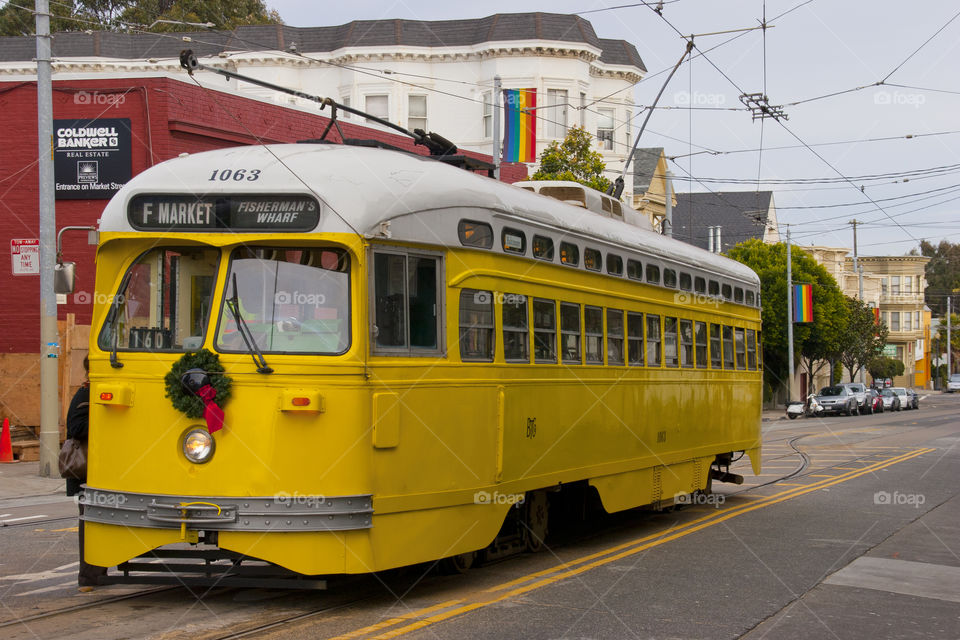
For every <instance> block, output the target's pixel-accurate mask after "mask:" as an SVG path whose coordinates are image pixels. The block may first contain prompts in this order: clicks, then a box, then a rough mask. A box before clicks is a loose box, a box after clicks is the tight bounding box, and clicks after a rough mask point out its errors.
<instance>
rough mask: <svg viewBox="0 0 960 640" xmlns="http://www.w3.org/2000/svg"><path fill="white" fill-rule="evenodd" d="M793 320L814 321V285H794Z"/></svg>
mask: <svg viewBox="0 0 960 640" xmlns="http://www.w3.org/2000/svg"><path fill="white" fill-rule="evenodd" d="M793 321H794V322H813V285H812V284H795V285H793Z"/></svg>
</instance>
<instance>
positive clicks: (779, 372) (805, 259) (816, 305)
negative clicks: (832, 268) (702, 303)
mask: <svg viewBox="0 0 960 640" xmlns="http://www.w3.org/2000/svg"><path fill="white" fill-rule="evenodd" d="M728 257H730V258H732V259H734V260H736V261H738V262H741V263H743V264H745V265H747V266H748V267H750V268H751V269H753V270H754V271H755V272H756V273H757V275H758V276H759V277H760V299H761V304H762V311H761V313H762V320H763V361H764V381H765V383H766V384H767V385H768V386H769V387H770V388H772V389H776V388H778V387H781V386H783V385H784V384H785V382H786V380H788V374H789V367H788V366H787V327H786V325H787V278H786V275H787V273H786V272H787V247H786V245H784V244H764V243H763V241H761V240H759V239H756V238H753V239H750V240H747V241H746V242H741V243H740V244H738V245H737V246H735V247H733V248H732V249H731V250H730V251H729V253H728ZM791 258H792V264H791V270H792V277H793V282H794V283H801V282H803V283H810V284H813V318H814V321H813V322H812V323H802V324H795V325H794V330H793V344H794V353H796V354H797V355H798V356H799V359H800V362H801V364H802V365H803V367H804V369H806V370H807V373H808V374H809V375H810V376H811V378H812V377H813V375H815V374H816V373H818V372H819V371H820V370H821V369H822V368H823V367H824V366H825V364H826V361H828V360H831V359H836V358H838V357H839V354H840V353H841V352H842V351H843V348H842V343H843V335H844V332H845V330H846V327H847V316H848V314H849V311H848V309H847V305H846V302H845V301H844V296H843V294H842V293H841V292H840V288H839V287H838V286H837V283H836V281H835V280H834V279H833V277H832V276H831V275H830V274H829V273H827V270H826V269H824V268H823V266H821V265H819V264H817V262H816V261H815V260H814V259H813V258H812V257H810V255H809V254H807V253H806V252H804V251H803V250H802V249H799V248H797V247H794V248H792V255H791Z"/></svg>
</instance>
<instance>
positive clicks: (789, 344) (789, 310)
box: [786, 225, 793, 404]
mask: <svg viewBox="0 0 960 640" xmlns="http://www.w3.org/2000/svg"><path fill="white" fill-rule="evenodd" d="M786 227H787V367H789V368H788V369H787V371H788V378H787V404H790V396H791V395H792V394H793V273H792V270H791V267H792V264H791V263H792V256H791V255H790V225H786Z"/></svg>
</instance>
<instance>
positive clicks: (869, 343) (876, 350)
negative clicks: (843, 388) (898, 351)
mask: <svg viewBox="0 0 960 640" xmlns="http://www.w3.org/2000/svg"><path fill="white" fill-rule="evenodd" d="M846 303H847V311H848V314H849V315H848V319H847V330H846V332H845V334H844V336H843V339H842V340H841V344H842V345H843V351H841V353H840V362H841V363H843V366H845V367H846V368H847V371H849V372H850V382H853V381H854V380H855V378H856V377H857V374H859V373H860V371H861V369H863V368H864V367H866V366H867V363H868V362H870V360H872V359H873V358H875V357H876V356H878V355H880V352H881V351H883V346H884V345H885V344H886V343H887V336H888V335H889V333H890V330H889V329H887V326H886V325H884V324H883V323H878V322H877V320H876V316H875V315H874V313H873V309H872V308H871V307H870V306H868V305H867V304H866V303H865V302H863V301H862V300H857V299H856V298H850V297H847V299H846Z"/></svg>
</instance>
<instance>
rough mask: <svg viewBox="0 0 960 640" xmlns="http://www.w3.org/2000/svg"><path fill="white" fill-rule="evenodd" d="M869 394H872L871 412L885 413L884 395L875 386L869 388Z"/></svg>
mask: <svg viewBox="0 0 960 640" xmlns="http://www.w3.org/2000/svg"><path fill="white" fill-rule="evenodd" d="M867 395H868V396H870V413H883V396H881V395H880V392H879V391H878V390H877V389H874V388H873V387H870V388H869V389H867Z"/></svg>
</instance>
